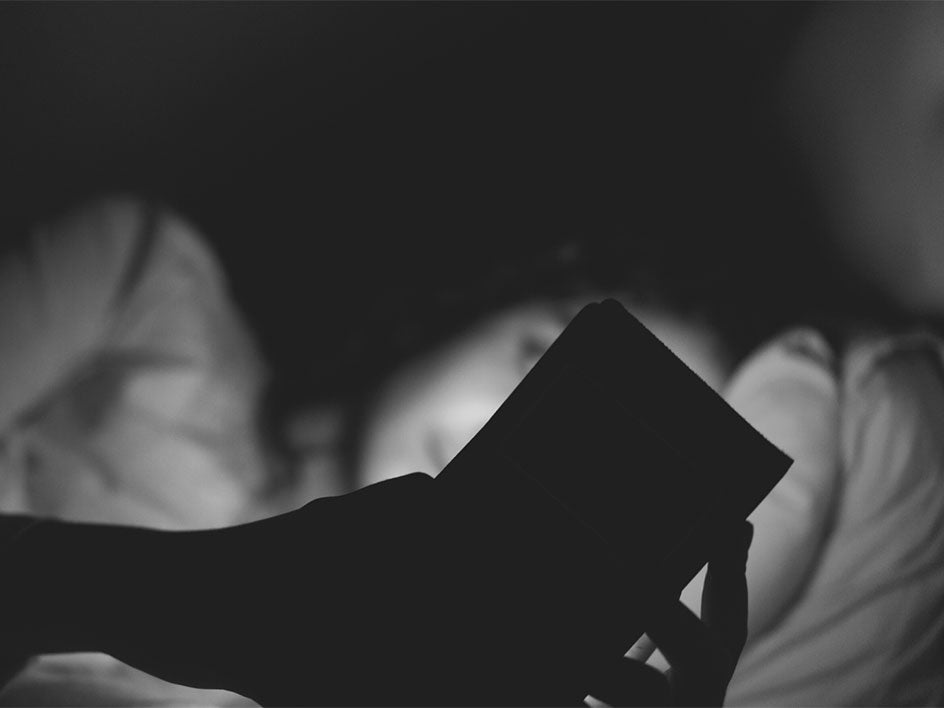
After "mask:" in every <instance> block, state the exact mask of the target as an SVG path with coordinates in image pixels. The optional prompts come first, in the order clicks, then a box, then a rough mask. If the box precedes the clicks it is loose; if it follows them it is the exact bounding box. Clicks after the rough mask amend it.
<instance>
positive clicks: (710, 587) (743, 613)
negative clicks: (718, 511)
mask: <svg viewBox="0 0 944 708" xmlns="http://www.w3.org/2000/svg"><path fill="white" fill-rule="evenodd" d="M753 531H754V529H753V527H752V526H751V525H750V524H749V523H747V522H744V525H743V526H742V527H740V528H739V529H738V531H737V534H736V536H735V538H733V539H732V541H731V542H730V543H724V544H723V546H722V549H721V550H720V552H719V554H717V555H716V557H715V558H713V559H712V560H711V561H710V562H709V564H708V573H707V575H706V577H705V587H704V590H703V591H702V604H701V616H702V619H703V620H704V622H705V624H706V625H707V626H708V628H709V629H710V630H711V632H712V634H713V635H714V636H715V637H717V639H718V640H719V641H720V642H721V644H722V645H723V646H724V648H725V649H726V651H727V653H728V654H729V657H730V660H731V663H732V667H731V670H732V672H733V670H734V666H733V664H735V663H736V662H737V659H738V657H739V656H740V655H741V651H742V650H743V649H744V644H745V642H746V641H747V608H748V605H747V578H746V577H745V568H746V564H747V551H748V548H749V547H750V543H751V538H752V537H753Z"/></svg>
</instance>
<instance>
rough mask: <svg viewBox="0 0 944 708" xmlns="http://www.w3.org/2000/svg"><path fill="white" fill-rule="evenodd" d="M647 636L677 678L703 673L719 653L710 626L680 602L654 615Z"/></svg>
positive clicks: (661, 609) (665, 607) (662, 608)
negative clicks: (706, 665)
mask: <svg viewBox="0 0 944 708" xmlns="http://www.w3.org/2000/svg"><path fill="white" fill-rule="evenodd" d="M646 634H648V635H649V637H651V638H652V640H653V641H654V642H655V644H656V646H657V647H658V648H659V651H661V652H662V654H663V655H664V656H665V658H666V660H667V661H668V662H669V665H670V666H671V667H672V670H673V671H675V672H676V674H677V675H678V674H680V673H683V674H690V673H699V672H701V671H702V670H703V669H705V668H706V667H705V663H706V660H707V659H708V658H712V657H714V655H715V652H716V649H717V641H716V639H715V638H714V637H713V636H712V635H711V632H710V630H709V629H708V627H707V625H705V624H704V623H703V622H702V621H701V620H700V619H698V617H697V616H696V615H695V613H694V612H692V611H691V610H689V609H688V608H687V607H686V606H685V605H684V604H683V603H682V602H680V601H678V600H674V601H672V602H671V603H670V604H667V605H663V606H662V607H661V608H659V609H658V610H657V611H656V612H654V613H653V615H652V617H651V618H650V621H649V622H648V624H647V627H646Z"/></svg>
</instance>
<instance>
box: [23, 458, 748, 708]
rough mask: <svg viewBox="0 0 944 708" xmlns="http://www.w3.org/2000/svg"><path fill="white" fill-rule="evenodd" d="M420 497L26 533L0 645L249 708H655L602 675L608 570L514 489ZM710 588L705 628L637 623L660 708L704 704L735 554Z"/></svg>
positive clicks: (624, 609)
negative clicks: (650, 651) (246, 519)
mask: <svg viewBox="0 0 944 708" xmlns="http://www.w3.org/2000/svg"><path fill="white" fill-rule="evenodd" d="M439 482H440V480H435V481H434V480H432V479H431V478H429V477H427V476H425V475H421V474H414V475H409V476H407V477H402V478H399V479H394V480H390V481H387V482H382V483H380V484H376V485H373V486H371V487H368V488H365V489H363V490H361V491H358V492H355V493H353V494H349V495H345V496H343V497H335V498H326V499H320V500H317V501H314V502H312V503H310V504H308V505H307V506H305V507H303V508H301V509H299V510H297V511H295V512H292V513H289V514H284V515H282V516H277V517H274V518H272V519H267V520H265V521H260V522H257V523H253V524H247V525H244V526H237V527H233V528H228V529H222V530H217V531H205V532H183V533H165V532H157V531H149V530H146V529H131V528H119V527H107V526H86V525H71V526H70V525H61V524H55V523H52V524H48V525H41V526H38V527H36V528H34V529H32V530H31V532H30V534H29V535H28V536H27V537H26V538H25V539H23V540H22V541H21V542H20V543H18V544H17V549H18V553H17V554H15V555H16V562H17V563H19V565H18V566H17V568H18V570H17V573H18V575H16V577H21V578H26V579H32V580H35V582H31V583H30V584H28V585H27V584H23V585H22V586H21V585H20V584H15V585H13V586H11V587H13V588H19V590H21V591H22V592H20V594H19V595H18V596H17V597H16V598H15V601H14V602H13V604H12V605H11V606H16V607H21V608H23V611H22V612H20V613H18V614H17V615H16V616H15V617H11V618H10V619H11V620H16V619H17V618H19V620H18V621H16V622H13V625H16V626H13V625H9V624H8V626H9V627H10V631H11V632H12V634H10V636H11V637H19V638H20V639H21V640H23V641H26V642H27V643H29V646H32V647H34V648H35V649H36V651H40V652H42V651H91V650H98V651H105V652H107V653H110V654H112V655H113V656H115V657H117V658H119V659H121V660H123V661H125V662H127V663H129V664H132V665H134V666H137V667H138V668H141V669H143V670H145V671H148V672H149V673H152V674H154V675H156V676H159V677H161V678H164V679H167V680H170V681H174V682H177V683H182V684H185V685H191V686H200V687H214V688H228V689H230V690H234V691H237V692H240V693H242V694H244V695H246V696H249V697H250V698H253V699H255V700H257V701H259V702H260V703H262V704H264V705H314V704H330V705H430V704H436V705H459V704H464V705H485V704H492V705H495V704H501V705H527V704H530V705H577V704H579V703H580V702H581V701H582V699H583V698H584V696H586V695H587V693H588V692H591V693H593V692H595V695H598V696H599V697H602V698H604V699H607V698H609V699H610V700H612V699H613V698H614V697H615V698H617V699H619V700H617V701H616V702H623V700H622V699H623V698H624V696H625V697H626V698H627V700H628V701H630V702H639V701H638V700H635V699H634V697H636V698H638V697H639V696H645V697H646V698H644V700H643V701H642V702H655V701H652V700H649V694H647V693H646V691H647V690H650V689H652V687H653V686H654V685H656V684H655V682H654V681H653V672H652V671H651V670H648V673H645V672H642V671H637V672H636V673H637V674H638V676H637V675H633V676H628V677H627V675H626V672H625V671H622V672H619V671H618V672H617V673H616V674H612V673H608V672H606V671H605V669H607V668H608V664H611V663H612V662H613V661H614V659H613V657H620V656H621V655H622V654H623V653H624V652H625V651H626V648H627V645H628V643H629V641H630V640H631V639H632V637H633V636H637V635H638V632H639V631H640V630H641V629H643V627H640V626H639V625H638V624H636V622H637V621H638V617H639V612H638V611H636V608H637V605H635V604H634V603H633V601H632V598H633V597H634V595H633V592H634V585H640V584H639V583H633V582H632V581H633V578H631V577H629V576H628V575H627V570H626V564H625V563H622V562H617V561H615V560H614V557H613V555H612V553H613V551H612V550H611V549H609V548H608V547H607V546H606V544H603V543H601V542H600V540H599V537H597V536H595V535H594V534H593V533H591V532H590V531H588V530H587V529H585V528H584V527H582V526H580V525H579V524H574V523H571V522H570V521H569V520H568V519H569V518H570V517H568V516H567V515H566V514H564V515H562V512H561V510H560V508H559V507H557V506H556V505H554V504H552V503H546V504H543V505H542V503H537V504H535V505H533V506H532V507H530V508H527V509H526V511H527V513H520V512H521V509H522V508H523V505H525V504H527V503H528V502H529V499H532V498H531V497H529V496H528V495H530V494H531V493H532V491H531V489H530V488H529V487H526V486H524V487H521V488H520V489H519V491H518V492H515V490H514V489H513V488H512V487H511V486H508V487H506V488H505V489H502V490H500V492H499V493H498V494H497V495H492V494H491V493H490V492H487V490H489V489H490V487H488V486H487V485H485V486H482V485H479V487H478V488H479V489H483V490H486V492H483V493H482V494H480V495H479V496H477V497H476V496H475V494H474V493H473V492H470V491H469V489H465V488H463V489H459V488H458V487H453V488H452V492H449V491H444V490H447V489H448V488H447V487H446V486H443V485H441V484H438V483H439ZM457 489H458V490H459V492H456V490H457ZM725 558H727V556H725ZM11 560H12V559H11ZM712 572H713V576H712V578H711V581H710V583H709V588H710V590H709V591H708V592H706V602H707V606H706V608H705V609H706V615H705V616H706V622H707V625H708V627H707V629H705V628H704V627H703V626H702V625H701V624H700V623H699V621H698V620H695V619H694V618H693V617H690V616H688V615H686V614H684V613H683V612H681V611H674V610H671V609H666V610H664V611H663V612H660V613H657V616H655V617H654V619H653V621H652V622H651V623H650V627H649V631H650V634H651V635H652V636H653V638H654V639H655V641H656V642H657V643H658V644H659V646H660V647H661V648H662V649H663V651H664V652H665V654H666V656H668V657H669V660H670V661H671V662H672V664H673V670H672V674H671V677H670V680H669V681H668V683H666V680H665V679H664V678H663V677H661V676H660V675H658V673H657V672H656V673H655V675H656V677H658V679H659V681H661V682H662V683H660V684H658V686H660V687H664V686H666V685H667V686H668V688H667V689H665V690H662V689H661V688H660V689H659V690H661V691H662V692H661V693H658V698H659V699H660V700H663V699H664V700H677V701H682V702H697V703H709V702H720V700H721V699H722V698H723V695H724V690H725V687H726V685H727V681H728V679H729V678H730V673H731V671H732V670H733V667H734V663H735V662H736V659H737V656H738V653H739V651H740V645H741V644H742V643H743V637H742V635H739V632H742V631H743V627H744V626H745V617H744V612H743V594H742V595H740V596H739V595H738V594H737V592H738V590H739V588H740V591H741V592H742V593H743V587H741V586H740V585H739V584H738V578H740V580H741V581H743V554H741V556H739V559H738V560H737V562H729V563H727V564H725V562H724V559H721V563H720V565H719V563H718V561H716V562H715V564H714V565H713V570H712ZM66 580H68V581H69V583H70V584H69V585H68V587H64V586H63V582H64V581H66ZM642 585H645V584H642ZM716 596H717V598H718V601H715V600H714V598H715V597H716ZM636 597H639V596H638V593H637V595H636ZM700 629H702V630H705V631H701V632H700ZM738 636H741V637H742V638H741V639H740V640H738V639H737V638H738ZM718 637H722V641H721V642H720V643H719V641H716V640H717V638H718ZM738 641H740V643H741V644H739V643H738ZM14 645H15V643H14V644H11V646H14ZM24 646H25V645H24ZM54 647H58V648H54ZM722 649H723V651H722ZM628 664H629V662H625V661H624V662H623V663H622V665H621V666H622V668H624V669H625V665H628ZM633 668H634V669H638V668H639V667H635V666H634V667H633ZM642 668H645V667H642ZM601 669H603V670H604V671H603V672H602V674H601ZM601 675H602V676H603V677H604V680H601V678H600V677H601ZM613 676H615V677H616V679H615V680H614V679H612V678H607V677H613ZM645 677H648V679H647V678H645ZM627 678H628V680H627ZM647 687H648V688H647ZM617 688H618V690H619V691H620V693H615V690H616V689H617ZM598 689H600V690H598Z"/></svg>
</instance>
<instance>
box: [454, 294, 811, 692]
mask: <svg viewBox="0 0 944 708" xmlns="http://www.w3.org/2000/svg"><path fill="white" fill-rule="evenodd" d="M791 462H792V461H791V460H790V458H789V457H787V455H785V454H784V453H783V452H781V451H780V450H778V449H777V448H776V447H775V446H774V445H772V444H771V443H770V442H769V441H767V440H766V439H765V438H764V437H763V436H762V435H761V434H760V433H758V432H757V431H756V430H755V429H754V428H753V427H751V425H750V424H749V423H747V421H745V420H744V419H743V418H742V417H741V416H740V415H738V414H737V413H736V412H735V411H734V410H733V409H732V408H731V407H730V406H729V405H728V404H727V403H726V402H725V401H724V399H723V398H721V397H720V396H719V395H718V394H717V393H716V392H715V391H713V390H712V389H711V388H710V387H709V386H708V385H707V384H705V383H704V382H703V381H702V380H701V379H700V378H699V377H698V376H697V375H696V374H695V373H694V372H692V371H691V370H690V369H689V368H688V367H687V366H686V365H685V364H684V363H683V362H682V361H681V360H679V359H678V358H677V357H676V356H675V355H674V354H673V353H672V352H671V351H670V350H669V349H668V348H667V347H665V345H663V344H662V342H661V341H659V339H658V338H657V337H655V335H653V334H652V333H651V332H650V331H649V330H648V329H646V327H645V326H644V325H643V324H642V323H640V322H639V321H638V320H637V319H636V318H635V317H633V316H632V315H631V314H630V313H629V312H628V311H627V310H626V309H625V308H624V307H623V306H622V305H621V304H619V303H618V302H616V301H615V300H606V301H603V302H601V303H593V304H590V305H588V306H586V307H585V308H584V309H583V310H581V312H580V313H579V314H578V315H577V316H576V317H575V318H574V319H573V321H572V322H571V323H570V324H569V325H568V326H567V328H566V329H565V330H564V331H563V333H562V334H561V335H560V336H559V337H558V339H557V340H556V341H555V342H554V343H553V344H552V345H551V347H550V348H549V349H548V350H547V352H546V353H545V354H544V356H543V357H542V358H541V359H540V360H539V361H538V362H537V364H535V366H534V367H533V368H532V369H531V371H530V372H529V373H528V374H527V376H526V377H525V378H524V379H523V380H522V381H521V383H520V384H519V385H518V386H517V387H516V388H515V390H514V391H513V392H512V393H511V394H510V395H509V397H508V398H507V399H506V400H505V402H504V403H503V404H502V406H501V407H500V408H499V410H498V411H497V412H496V413H495V414H494V415H493V416H492V417H491V419H489V421H488V422H487V423H486V424H485V426H484V427H483V428H482V429H481V430H480V431H479V433H478V434H476V436H475V437H474V438H473V439H472V440H471V441H470V442H469V443H468V444H467V445H466V447H465V448H463V449H462V450H461V451H460V452H459V453H458V454H457V455H456V457H455V458H454V459H453V460H452V461H451V462H450V463H449V465H447V466H446V467H445V469H444V470H443V471H442V472H441V473H440V474H439V476H438V477H437V480H436V483H437V484H438V485H440V487H441V489H442V491H443V493H444V494H446V495H457V496H460V497H461V500H460V501H461V502H462V504H464V505H465V507H466V508H469V509H473V510H475V512H474V513H473V514H471V515H470V518H469V521H468V524H469V527H470V537H471V538H473V539H475V541H474V543H472V544H470V546H469V547H468V548H469V549H474V548H476V547H479V548H487V547H489V544H500V547H501V548H502V550H503V555H504V556H505V557H512V558H514V559H516V560H515V561H514V562H513V563H512V562H509V564H508V567H507V568H505V569H504V572H505V573H507V576H508V577H512V576H513V577H515V578H516V579H517V580H516V581H515V582H514V583H511V582H509V583H507V587H506V592H508V593H509V601H510V602H516V603H518V605H519V606H520V608H521V612H520V614H521V626H520V627H518V628H517V630H518V631H522V632H539V633H540V632H545V633H547V637H548V642H549V645H550V644H552V643H553V640H554V638H555V636H556V635H555V632H557V633H560V632H568V633H573V634H574V636H576V637H579V638H581V639H580V640H579V641H585V642H587V646H588V647H592V650H591V651H587V652H586V656H581V657H578V658H573V657H572V658H571V659H570V661H571V664H569V665H568V668H567V671H571V668H572V666H573V661H577V662H578V663H579V662H580V661H584V662H585V663H586V666H585V667H583V669H582V670H585V671H586V672H590V671H592V668H593V666H592V664H593V662H594V661H599V657H600V656H603V655H607V656H609V655H616V656H622V654H623V653H625V651H626V650H628V649H629V647H630V646H631V645H632V644H633V643H634V642H635V641H636V640H637V639H638V638H639V637H640V636H641V635H642V634H643V632H644V625H645V616H646V613H647V611H648V608H651V607H652V603H653V602H656V601H658V600H659V599H660V598H661V599H664V598H667V597H677V596H678V595H679V593H680V592H681V590H682V589H683V588H684V587H685V585H686V584H687V583H688V582H689V581H690V580H691V579H692V578H693V577H694V576H695V574H696V573H697V572H698V571H699V570H700V569H701V567H702V566H704V565H705V563H706V562H707V561H708V559H709V557H710V555H711V553H712V549H713V547H714V545H715V544H716V543H717V541H718V538H719V537H720V536H721V535H723V534H724V532H725V531H726V530H729V529H730V528H733V527H734V526H735V525H736V524H738V523H740V522H741V521H743V520H744V519H746V518H747V516H748V515H749V514H750V513H751V511H753V509H754V508H755V507H756V506H757V504H758V503H760V501H761V500H762V499H763V498H764V497H765V496H766V495H767V494H768V493H769V492H770V490H771V489H772V488H773V487H774V485H776V484H777V482H778V481H779V480H780V479H781V478H782V477H783V475H784V474H785V473H786V471H787V469H788V468H789V466H790V464H791ZM476 544H478V545H476ZM468 552H474V551H473V550H469V551H468ZM522 578H527V579H529V582H522V580H521V579H522ZM496 582H499V581H496ZM607 585H611V586H617V585H620V586H621V587H622V588H623V589H622V590H621V591H620V592H621V595H620V596H619V597H616V596H613V595H612V592H613V591H612V588H609V587H607ZM522 587H524V588H527V589H526V590H521V588H522ZM627 587H628V588H629V590H628V591H627V590H626V588H627ZM482 588H483V590H482V591H483V592H492V591H493V586H492V585H490V584H489V582H488V580H487V579H483V581H482ZM470 612H474V610H472V609H470ZM479 620H480V621H481V622H487V618H479ZM602 625H606V626H602ZM508 634H509V635H513V634H514V633H512V632H509V633H508ZM505 656H506V659H505V660H507V654H505ZM560 658H561V657H550V656H549V657H548V663H549V665H550V666H554V665H555V661H556V660H558V659H560ZM561 666H563V665H562V664H561ZM496 668H497V667H491V670H492V671H494V670H496ZM572 675H573V673H572V671H571V673H569V674H568V676H572ZM534 678H535V680H543V681H545V683H546V684H547V690H548V693H547V694H546V695H545V696H539V697H538V698H537V701H538V702H540V700H543V699H544V698H546V699H547V700H548V701H551V702H555V701H557V700H559V698H560V694H559V693H554V691H555V690H559V689H561V688H563V687H562V686H556V687H555V686H554V681H553V680H550V681H549V680H548V676H544V677H543V679H542V678H541V677H537V676H536V677H534ZM562 680H563V679H562ZM509 685H512V683H509ZM483 695H484V694H483ZM575 698H576V702H579V701H580V700H582V698H583V694H581V695H579V696H576V697H575ZM507 699H508V700H509V702H511V703H515V702H518V701H519V700H525V702H533V701H534V700H535V696H534V695H533V694H529V695H528V696H523V695H515V694H512V695H508V696H507Z"/></svg>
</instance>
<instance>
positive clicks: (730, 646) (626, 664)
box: [590, 522, 753, 706]
mask: <svg viewBox="0 0 944 708" xmlns="http://www.w3.org/2000/svg"><path fill="white" fill-rule="evenodd" d="M752 537H753V527H752V526H751V525H750V524H749V523H748V522H744V524H743V526H742V527H741V528H740V529H739V532H738V533H737V534H734V535H733V536H732V538H731V540H730V542H729V543H726V544H724V546H723V547H722V548H719V552H718V554H717V555H716V557H715V558H714V559H713V560H712V561H711V562H710V563H709V565H708V573H707V576H706V579H705V586H704V591H703V593H702V608H701V615H702V618H703V620H702V619H699V618H698V617H697V616H696V615H695V614H694V613H693V612H692V611H691V610H689V609H688V608H687V607H686V606H685V605H684V604H683V603H682V602H680V601H674V602H671V603H667V604H666V605H665V606H664V607H662V608H661V611H658V612H656V613H655V614H653V616H652V617H651V619H650V622H649V623H648V626H647V634H646V636H645V637H643V638H642V639H641V640H640V641H639V642H637V643H636V645H634V647H633V648H632V650H631V651H630V652H629V654H628V655H627V657H626V658H624V659H622V660H620V661H616V662H613V663H612V664H611V665H610V666H609V667H608V669H607V670H606V671H604V672H602V677H601V679H600V680H598V681H597V682H596V683H595V684H594V686H593V690H592V691H591V695H592V697H593V698H594V699H596V701H590V703H591V705H594V704H598V703H603V704H605V705H611V706H640V705H651V706H657V705H659V706H661V705H670V706H720V705H722V704H723V703H724V697H725V693H726V691H727V688H728V684H729V683H730V681H731V677H732V675H733V674H734V670H735V668H736V667H737V662H738V659H739V657H740V655H741V651H742V650H743V648H744V643H745V641H746V639H747V581H746V579H745V575H744V570H745V564H746V562H747V552H748V549H749V547H750V544H751V539H752ZM653 645H654V646H655V647H658V648H659V650H661V651H662V653H663V655H664V656H665V657H666V659H667V661H668V662H669V664H670V667H671V668H670V669H669V670H668V671H667V672H666V673H662V672H661V671H659V670H657V669H655V668H653V667H652V666H649V665H647V664H645V663H644V662H645V658H646V657H647V656H648V655H649V654H650V653H651V651H652V649H653ZM634 655H635V656H637V657H639V658H638V660H637V659H634V658H633V657H634Z"/></svg>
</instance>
